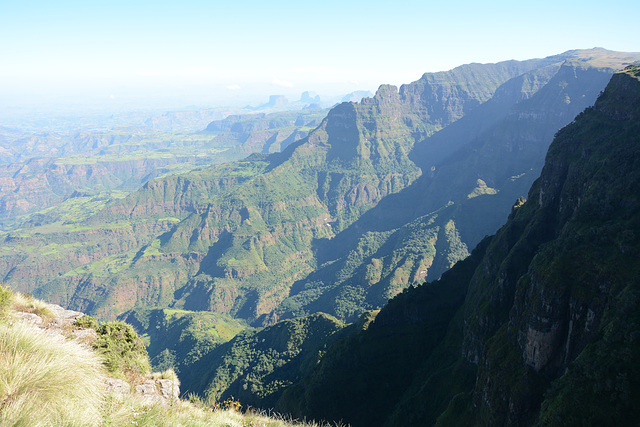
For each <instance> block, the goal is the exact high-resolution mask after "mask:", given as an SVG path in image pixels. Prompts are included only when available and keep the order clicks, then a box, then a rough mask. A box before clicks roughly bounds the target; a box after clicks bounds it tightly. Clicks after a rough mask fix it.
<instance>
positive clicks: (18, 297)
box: [11, 292, 55, 319]
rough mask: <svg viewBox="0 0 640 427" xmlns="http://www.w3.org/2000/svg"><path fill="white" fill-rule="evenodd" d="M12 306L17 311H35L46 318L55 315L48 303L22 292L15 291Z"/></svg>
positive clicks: (34, 312)
mask: <svg viewBox="0 0 640 427" xmlns="http://www.w3.org/2000/svg"><path fill="white" fill-rule="evenodd" d="M11 308H12V309H13V310H15V311H22V312H24V313H33V314H36V315H38V316H40V317H42V318H44V319H51V318H53V317H55V314H54V313H53V312H52V311H51V310H49V308H48V307H47V304H46V303H44V302H42V301H40V300H38V299H35V298H34V297H32V296H31V295H28V294H23V293H20V292H14V293H13V295H12V296H11Z"/></svg>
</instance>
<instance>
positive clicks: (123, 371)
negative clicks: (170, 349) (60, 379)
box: [93, 322, 151, 378]
mask: <svg viewBox="0 0 640 427" xmlns="http://www.w3.org/2000/svg"><path fill="white" fill-rule="evenodd" d="M96 332H97V333H98V339H97V340H96V341H95V343H93V347H94V348H95V349H96V350H98V352H99V353H100V354H102V356H103V358H104V363H105V366H106V367H107V370H108V371H109V372H110V373H111V374H112V375H115V376H117V377H123V378H132V377H134V376H143V375H146V374H148V373H149V372H150V371H151V366H150V364H149V358H148V356H147V350H146V348H145V345H144V343H143V342H142V340H141V339H140V338H139V337H138V334H137V333H136V332H135V331H134V330H133V327H132V326H131V325H128V324H126V323H123V322H107V323H104V324H102V325H100V326H98V327H97V328H96Z"/></svg>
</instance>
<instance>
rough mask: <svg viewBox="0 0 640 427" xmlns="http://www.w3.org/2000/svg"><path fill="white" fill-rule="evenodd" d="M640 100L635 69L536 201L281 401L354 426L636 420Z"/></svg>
mask: <svg viewBox="0 0 640 427" xmlns="http://www.w3.org/2000/svg"><path fill="white" fill-rule="evenodd" d="M638 99H640V68H638V67H629V68H627V69H626V70H624V71H623V72H621V73H618V74H616V75H615V76H614V77H613V78H612V80H611V83H610V84H609V86H608V87H607V89H606V90H605V92H604V93H603V95H602V96H601V97H600V98H599V100H598V102H597V103H596V105H595V106H594V107H593V108H590V109H588V110H586V111H585V112H584V113H583V114H581V115H580V116H579V117H577V118H576V120H575V123H573V124H571V125H569V126H567V127H566V128H564V129H563V130H561V131H560V132H559V133H558V135H557V137H556V139H555V140H554V142H553V144H552V146H551V148H550V149H549V155H548V157H547V164H546V165H545V167H544V169H543V171H542V175H541V178H540V179H539V180H538V181H536V183H535V184H534V185H533V186H532V188H531V191H530V192H529V197H528V199H529V200H535V201H536V202H535V203H530V202H526V203H525V202H524V199H521V200H519V202H518V203H517V208H516V209H514V210H513V212H512V214H511V215H510V216H509V220H508V221H507V224H506V225H505V226H503V227H502V228H501V229H500V230H499V232H498V233H497V234H496V235H495V236H494V237H491V238H488V239H485V240H484V241H483V242H482V243H481V244H480V245H479V246H478V247H477V248H476V249H475V250H474V251H473V253H472V255H471V256H470V257H469V258H467V259H465V260H464V261H461V262H458V263H457V264H456V265H455V266H454V267H453V268H452V269H451V270H450V271H448V272H447V273H445V274H443V276H442V278H441V279H440V280H438V281H436V282H432V283H429V284H426V285H423V286H419V287H417V288H410V289H408V290H405V291H404V292H403V293H402V294H400V295H398V296H397V297H395V298H394V299H393V300H391V301H390V302H389V304H388V305H387V306H385V307H384V308H383V309H382V310H381V312H380V314H378V316H377V318H376V320H375V321H374V322H373V323H372V324H371V325H370V326H369V327H368V328H367V329H366V330H365V331H362V332H353V333H351V334H350V335H348V336H347V337H345V338H344V339H343V340H339V341H337V342H336V343H334V345H333V346H332V347H331V348H330V349H329V351H328V352H327V353H326V354H325V355H324V356H323V357H322V359H321V360H320V363H319V364H318V366H317V368H316V369H315V370H314V372H313V373H312V374H310V375H308V376H307V377H306V378H304V379H303V380H302V381H300V382H299V383H297V384H295V385H293V386H291V387H289V388H288V389H287V390H286V391H285V393H284V394H283V396H282V398H281V399H280V400H279V402H278V405H279V406H278V407H279V408H281V409H284V410H287V411H290V412H292V413H294V414H298V415H302V414H304V415H307V416H310V417H320V416H323V417H329V418H332V419H343V420H345V421H347V422H350V423H352V424H353V425H355V426H358V425H363V426H364V425H369V424H371V423H376V424H378V425H389V426H391V425H431V424H436V425H503V424H514V425H536V424H540V425H582V424H584V425H593V424H597V425H627V424H633V423H635V420H637V418H638V412H639V409H638V407H637V405H635V404H634V402H635V401H636V399H637V398H638V397H639V396H640V375H638V370H637V368H636V361H637V358H638V357H639V352H640V345H639V341H638V336H640V335H638V333H637V331H638V330H639V328H640V317H639V315H638V310H637V307H638V299H639V298H640V289H639V288H638V284H639V283H640V262H639V261H638V257H637V254H638V253H640V238H639V236H640V202H639V201H638V200H637V197H636V196H634V195H637V194H640V188H639V186H640V172H638V171H640V155H639V152H638V146H640V141H639V140H638V138H639V135H640V127H639V125H638V122H637V120H635V119H634V118H635V117H637V116H638V114H639V111H638V106H639V105H640V104H639V103H638V102H637V101H638ZM585 183H588V185H585ZM478 199H479V198H478ZM396 351H397V352H396ZM354 367H357V368H354ZM327 396H330V399H329V398H327Z"/></svg>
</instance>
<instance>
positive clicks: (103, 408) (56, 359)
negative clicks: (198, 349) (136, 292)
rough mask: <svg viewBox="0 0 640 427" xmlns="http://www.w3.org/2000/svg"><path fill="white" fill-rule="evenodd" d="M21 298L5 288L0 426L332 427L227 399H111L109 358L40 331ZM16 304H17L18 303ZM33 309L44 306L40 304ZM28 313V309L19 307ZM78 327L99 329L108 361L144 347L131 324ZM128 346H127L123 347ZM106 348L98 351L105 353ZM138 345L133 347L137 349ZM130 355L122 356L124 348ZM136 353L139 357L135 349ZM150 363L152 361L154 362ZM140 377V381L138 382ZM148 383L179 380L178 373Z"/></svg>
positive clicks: (88, 321)
mask: <svg viewBox="0 0 640 427" xmlns="http://www.w3.org/2000/svg"><path fill="white" fill-rule="evenodd" d="M16 295H17V294H14V293H12V292H11V291H9V290H8V289H6V288H4V287H3V286H0V307H2V308H3V312H2V313H1V314H2V315H1V316H0V424H1V425H3V426H4V425H16V426H22V425H25V426H50V425H51V426H58V425H64V426H78V427H80V426H82V427H84V426H104V425H107V426H113V427H120V426H122V427H124V426H130V425H137V426H149V427H151V426H158V425H163V426H185V425H188V426H211V427H228V426H239V427H252V426H264V427H296V426H299V427H321V426H327V425H328V424H326V423H322V424H320V423H306V422H295V421H292V420H290V419H286V418H284V417H281V416H277V415H273V414H271V415H269V416H268V415H266V414H264V413H261V412H258V411H255V410H246V411H242V409H243V406H242V405H241V404H240V403H239V402H238V401H236V400H234V399H228V400H226V401H224V402H221V403H220V404H219V405H216V406H209V405H206V404H204V403H203V402H202V401H201V400H200V399H198V398H195V397H194V398H191V399H190V400H189V401H184V400H178V401H175V402H172V403H158V402H156V403H150V402H149V401H146V400H144V399H142V398H141V397H140V396H138V395H136V394H125V395H120V394H115V393H107V392H106V391H105V388H104V380H105V376H106V375H107V371H106V370H105V366H104V356H105V353H104V352H97V351H93V350H91V349H90V348H88V347H86V346H85V345H81V344H79V343H77V342H74V341H72V340H69V339H67V338H65V337H64V336H63V335H61V334H56V333H52V332H51V331H48V332H47V331H41V330H39V329H38V328H37V327H34V326H31V325H28V324H26V323H24V322H22V321H19V320H17V319H16V318H15V317H13V315H12V313H11V311H12V310H13V308H12V307H13V306H14V303H16V304H22V302H20V301H21V300H20V298H24V297H20V296H18V297H16ZM16 298H17V299H16ZM33 305H35V306H44V305H45V304H44V303H43V302H41V301H37V300H34V302H33ZM16 308H20V309H22V306H16ZM75 327H76V328H87V327H91V328H97V329H98V331H102V332H104V333H102V332H100V334H101V335H102V337H101V338H99V339H98V341H97V342H100V341H102V344H104V343H105V342H108V344H107V347H108V348H109V351H108V354H109V358H111V356H113V355H114V354H116V353H120V354H124V353H132V349H133V348H135V347H139V346H138V345H137V344H133V343H135V342H136V339H135V337H134V334H135V333H133V332H132V330H131V328H130V326H128V325H125V324H114V323H109V324H104V325H101V326H98V325H97V322H96V321H95V319H93V318H91V317H89V316H83V317H81V318H80V319H78V321H77V322H76V324H75ZM120 340H123V342H119V341H120ZM102 344H99V345H98V348H100V349H104V346H103V345H102ZM132 344H133V345H132ZM123 349H125V350H124V352H122V350H123ZM133 353H138V354H139V355H140V356H141V355H142V353H140V352H139V351H138V350H133ZM147 363H148V361H147ZM139 378H140V377H137V380H139ZM149 378H168V379H175V374H174V373H172V372H171V371H166V372H162V373H156V374H152V375H151V376H150V377H149Z"/></svg>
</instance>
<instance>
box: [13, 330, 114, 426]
mask: <svg viewBox="0 0 640 427" xmlns="http://www.w3.org/2000/svg"><path fill="white" fill-rule="evenodd" d="M102 377H103V370H102V363H101V360H100V359H99V357H98V356H97V355H96V354H95V353H94V352H92V351H90V350H88V349H86V348H84V347H82V346H81V345H79V344H77V343H74V342H72V341H68V340H66V339H64V338H63V337H62V336H58V335H50V334H47V333H45V332H42V331H40V330H38V329H36V328H34V327H31V326H29V325H25V324H23V323H22V322H16V323H15V324H11V323H8V322H6V323H0V425H3V426H4V425H11V426H54V425H65V426H92V425H99V424H101V423H102V414H101V404H102V402H103V400H104V391H103V385H102Z"/></svg>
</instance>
